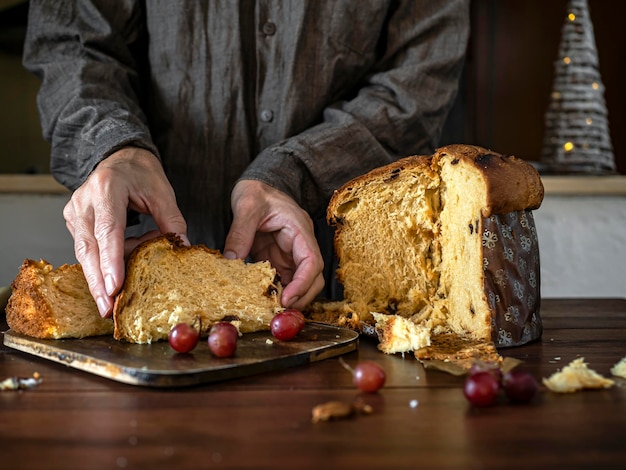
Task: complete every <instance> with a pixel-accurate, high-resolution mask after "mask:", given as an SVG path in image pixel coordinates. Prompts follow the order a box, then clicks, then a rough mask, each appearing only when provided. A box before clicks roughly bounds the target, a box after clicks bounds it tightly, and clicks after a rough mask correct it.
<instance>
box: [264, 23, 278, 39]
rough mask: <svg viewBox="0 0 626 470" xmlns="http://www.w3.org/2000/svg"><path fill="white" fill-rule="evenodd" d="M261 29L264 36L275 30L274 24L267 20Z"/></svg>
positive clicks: (272, 33) (271, 34) (271, 33)
mask: <svg viewBox="0 0 626 470" xmlns="http://www.w3.org/2000/svg"><path fill="white" fill-rule="evenodd" d="M262 30H263V34H265V35H266V36H273V35H274V33H275V32H276V25H275V24H274V23H272V22H271V21H268V22H267V23H265V24H264V25H263V28H262Z"/></svg>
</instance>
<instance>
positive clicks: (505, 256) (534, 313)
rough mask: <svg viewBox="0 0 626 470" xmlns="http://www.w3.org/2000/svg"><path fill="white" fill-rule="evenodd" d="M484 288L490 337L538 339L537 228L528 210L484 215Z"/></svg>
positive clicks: (512, 342)
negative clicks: (490, 312) (489, 321)
mask: <svg viewBox="0 0 626 470" xmlns="http://www.w3.org/2000/svg"><path fill="white" fill-rule="evenodd" d="M482 246H483V270H484V274H485V292H486V293H488V299H487V302H488V304H489V308H490V309H491V310H492V315H491V337H492V339H493V341H494V343H495V344H496V347H498V348H500V347H510V346H519V345H522V344H524V343H528V342H529V341H533V340H536V339H539V338H540V337H541V333H542V330H543V328H542V324H541V316H540V314H539V308H540V304H541V295H540V282H539V277H540V271H539V244H538V240H537V230H536V228H535V222H534V219H533V215H532V212H531V211H518V212H510V213H508V214H503V215H492V216H490V217H486V218H485V219H483V233H482Z"/></svg>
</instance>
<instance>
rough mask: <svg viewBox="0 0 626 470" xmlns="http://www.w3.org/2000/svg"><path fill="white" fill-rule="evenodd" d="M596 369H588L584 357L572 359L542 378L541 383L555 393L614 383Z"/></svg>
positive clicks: (595, 387) (604, 386)
mask: <svg viewBox="0 0 626 470" xmlns="http://www.w3.org/2000/svg"><path fill="white" fill-rule="evenodd" d="M614 383H615V382H613V381H612V380H611V379H607V378H605V377H603V376H602V375H600V374H598V373H597V372H596V371H594V370H592V369H590V368H589V367H588V366H587V363H586V362H585V359H584V358H582V357H579V358H578V359H574V360H573V361H572V362H570V363H569V364H568V365H567V366H565V367H564V368H563V369H562V370H561V371H558V372H555V373H554V374H552V375H551V376H550V377H549V378H544V379H543V384H544V385H545V386H546V387H547V388H548V389H549V390H551V391H553V392H556V393H572V392H576V391H578V390H583V389H598V388H609V387H612V386H613V385H614Z"/></svg>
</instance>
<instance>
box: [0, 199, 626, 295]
mask: <svg viewBox="0 0 626 470" xmlns="http://www.w3.org/2000/svg"><path fill="white" fill-rule="evenodd" d="M68 198H69V195H66V194H63V195H49V196H46V195H22V194H0V221H1V222H0V223H1V229H0V286H7V285H9V284H10V283H11V281H12V280H13V278H14V277H15V275H16V274H17V271H18V269H19V267H20V265H21V264H22V261H23V260H24V258H34V259H39V258H43V259H45V260H47V261H49V262H50V263H52V264H53V265H54V266H55V267H56V266H58V265H60V264H63V263H74V262H76V258H75V256H74V248H73V245H72V238H71V236H70V235H69V232H68V231H67V229H66V227H65V221H64V220H63V214H62V211H63V206H64V205H65V203H66V202H67V200H68ZM534 215H535V223H536V225H537V232H538V236H539V248H540V250H541V253H540V255H541V293H542V296H543V297H623V298H626V196H615V197H595V196H561V197H559V196H551V195H547V196H546V198H545V199H544V201H543V204H542V206H541V207H540V208H539V209H538V210H537V211H535V213H534Z"/></svg>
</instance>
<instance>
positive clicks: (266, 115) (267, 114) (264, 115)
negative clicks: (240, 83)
mask: <svg viewBox="0 0 626 470" xmlns="http://www.w3.org/2000/svg"><path fill="white" fill-rule="evenodd" d="M272 119H274V113H273V112H272V111H270V110H269V109H264V110H263V111H261V121H263V122H270V121H271V120H272Z"/></svg>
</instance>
